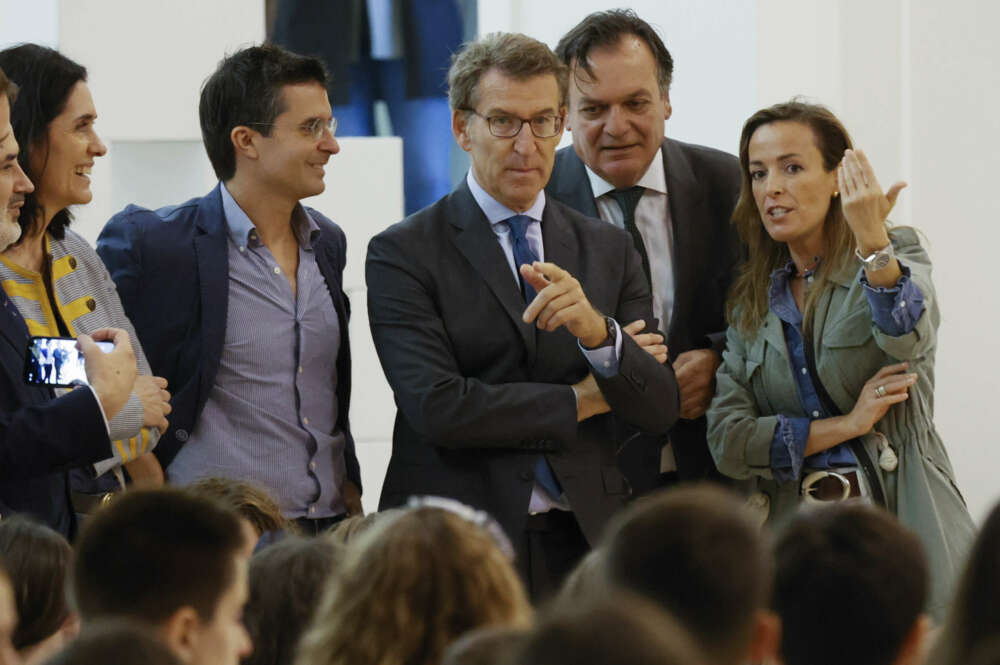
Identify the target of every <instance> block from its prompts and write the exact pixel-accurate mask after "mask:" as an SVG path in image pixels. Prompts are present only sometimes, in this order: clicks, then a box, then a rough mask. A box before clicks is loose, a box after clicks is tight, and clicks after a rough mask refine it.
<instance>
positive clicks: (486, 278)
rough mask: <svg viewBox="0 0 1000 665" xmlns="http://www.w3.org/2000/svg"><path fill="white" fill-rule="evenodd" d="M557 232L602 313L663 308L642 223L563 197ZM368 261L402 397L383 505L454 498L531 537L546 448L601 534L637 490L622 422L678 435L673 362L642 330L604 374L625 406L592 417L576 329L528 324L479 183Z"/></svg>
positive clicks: (551, 219) (411, 224)
mask: <svg viewBox="0 0 1000 665" xmlns="http://www.w3.org/2000/svg"><path fill="white" fill-rule="evenodd" d="M542 237H543V243H544V247H545V259H546V261H551V262H553V263H556V264H558V265H559V266H561V267H562V268H564V269H566V270H568V271H569V272H570V273H571V274H573V275H574V276H575V277H576V278H577V279H579V281H580V283H581V285H582V286H583V289H584V292H585V293H586V294H587V297H588V298H589V300H590V301H591V303H592V304H593V305H594V306H595V307H596V308H597V309H598V310H599V311H601V312H604V313H606V314H608V315H610V316H614V317H615V318H616V319H618V320H619V321H631V320H633V319H637V318H645V319H646V320H649V317H650V313H651V297H650V294H649V288H648V286H647V285H646V284H645V279H644V278H643V276H642V269H641V267H640V263H639V255H638V254H637V253H636V251H635V249H634V248H633V247H632V244H631V242H632V241H631V238H630V237H629V236H628V234H626V233H624V232H623V231H620V230H618V229H616V228H614V227H612V226H610V225H608V224H605V223H603V222H598V221H594V220H590V219H587V218H585V217H584V216H583V215H580V214H579V213H577V212H574V211H573V210H570V209H569V208H567V207H566V206H563V205H562V204H560V203H559V202H557V201H549V202H548V203H547V204H546V206H545V212H544V215H543V221H542ZM366 267H367V281H368V314H369V318H370V322H371V326H372V334H373V336H374V339H375V348H376V350H377V351H378V355H379V359H380V360H381V362H382V368H383V369H384V370H385V374H386V377H387V378H388V379H389V383H390V384H391V386H392V389H393V392H394V393H395V398H396V406H397V407H398V411H397V415H396V423H395V430H394V432H393V444H392V458H391V460H390V462H389V469H388V472H387V473H386V478H385V485H384V487H383V489H382V497H381V503H380V507H381V508H387V507H391V506H397V505H400V504H402V503H404V502H405V501H406V499H407V497H408V496H410V495H415V494H418V495H419V494H432V495H441V496H448V497H453V498H455V499H458V500H460V501H463V502H465V503H468V504H470V505H472V506H475V507H478V508H481V509H485V510H487V511H489V512H490V513H491V514H492V515H493V516H494V517H496V518H497V520H498V521H499V522H500V524H501V525H502V526H503V527H504V529H505V530H506V531H507V533H508V535H510V537H511V538H512V539H513V540H514V543H515V546H518V547H520V546H522V545H523V537H524V536H523V533H524V525H525V519H526V518H527V516H528V502H529V499H530V496H531V490H532V486H533V483H534V474H533V468H534V465H535V462H536V460H537V459H538V456H539V455H541V454H545V455H546V456H547V457H548V460H549V463H550V464H551V466H552V468H553V470H554V471H555V473H556V475H557V476H558V478H559V480H560V482H561V483H562V486H563V489H564V490H565V492H566V495H567V497H568V499H569V502H570V504H571V505H572V507H573V511H574V513H575V514H576V517H577V520H578V521H579V523H580V526H581V528H582V530H583V532H584V534H585V535H586V537H587V538H588V540H590V542H592V543H593V542H594V541H595V540H596V538H597V537H598V535H599V534H600V532H601V529H602V528H603V526H604V524H605V522H606V521H607V520H608V518H609V517H610V516H611V514H612V513H613V512H614V511H615V510H616V509H617V508H618V507H619V506H620V505H621V504H622V501H623V500H624V499H625V497H626V496H627V494H628V490H629V488H628V485H627V483H625V482H624V479H623V478H622V476H621V473H620V471H619V470H618V468H617V464H616V461H615V452H616V449H617V446H618V444H619V442H620V439H621V437H620V430H621V425H622V423H623V422H630V423H632V424H634V425H637V426H640V427H642V428H643V429H646V430H649V431H654V432H665V431H667V429H668V428H669V427H670V426H671V425H672V424H673V422H674V421H675V420H676V418H677V410H678V406H679V405H678V398H677V384H676V380H675V378H674V375H673V372H672V371H671V369H670V367H669V366H667V365H660V364H659V363H657V362H656V361H655V359H654V358H653V357H652V356H650V355H649V354H647V353H646V352H645V351H643V350H642V349H640V348H639V347H638V346H636V345H635V343H634V342H632V340H631V338H628V337H627V336H626V339H625V340H624V343H623V349H622V357H621V365H620V371H619V373H618V374H617V375H616V376H614V377H612V378H610V379H600V378H599V379H598V384H599V385H600V387H601V390H602V392H603V393H604V395H605V397H606V398H607V400H608V403H609V404H610V405H611V407H612V409H613V411H614V414H615V415H610V414H606V415H601V416H596V417H593V418H590V419H588V420H586V421H584V422H583V423H579V424H578V423H577V421H576V401H575V399H574V395H573V391H572V389H571V388H570V387H569V386H570V385H571V384H573V383H576V382H578V381H580V380H581V379H583V378H585V377H586V376H587V373H588V372H589V365H588V364H587V361H586V359H585V358H584V355H583V353H582V352H581V351H580V349H579V347H578V346H577V341H576V338H575V337H573V336H572V335H571V334H570V333H569V332H568V331H567V330H566V329H565V328H559V329H558V330H556V331H554V332H544V331H538V330H537V329H536V328H535V327H534V326H533V325H529V324H525V323H523V322H522V321H521V315H522V313H523V311H524V308H525V303H524V300H523V299H522V296H521V293H520V290H519V288H518V286H517V282H516V281H515V278H514V275H513V274H512V272H511V269H510V266H509V264H508V263H507V260H506V258H505V256H504V253H503V250H502V249H501V247H500V244H499V242H498V241H497V238H496V235H495V234H494V233H493V230H492V229H491V228H490V224H489V222H488V221H487V219H486V216H485V215H484V214H483V212H482V210H481V209H480V208H479V206H478V204H477V203H476V201H475V199H474V198H473V197H472V194H471V192H470V191H469V188H468V186H467V185H466V184H465V183H463V184H462V186H461V187H459V188H458V190H456V191H455V192H453V193H451V194H450V195H448V196H446V197H445V198H443V199H441V200H440V201H438V202H437V203H435V204H434V205H432V206H429V207H427V208H424V209H423V210H421V211H420V212H417V213H416V214H414V215H411V216H410V217H408V218H407V219H405V220H403V221H402V222H400V223H399V224H395V225H393V226H391V227H390V228H389V229H387V230H386V231H384V232H382V233H381V234H379V235H378V236H376V237H375V238H373V239H372V241H371V243H370V244H369V246H368V261H367V264H366Z"/></svg>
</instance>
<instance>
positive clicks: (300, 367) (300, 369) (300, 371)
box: [299, 365, 302, 374]
mask: <svg viewBox="0 0 1000 665" xmlns="http://www.w3.org/2000/svg"><path fill="white" fill-rule="evenodd" d="M301 373H302V365H299V374H301Z"/></svg>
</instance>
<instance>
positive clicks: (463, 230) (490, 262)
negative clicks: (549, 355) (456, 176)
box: [447, 181, 544, 358]
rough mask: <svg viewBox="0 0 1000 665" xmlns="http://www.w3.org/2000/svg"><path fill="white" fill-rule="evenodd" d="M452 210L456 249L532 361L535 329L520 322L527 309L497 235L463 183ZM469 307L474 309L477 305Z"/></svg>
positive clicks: (449, 218)
mask: <svg viewBox="0 0 1000 665" xmlns="http://www.w3.org/2000/svg"><path fill="white" fill-rule="evenodd" d="M450 208H451V209H450V210H449V211H448V214H447V219H448V221H449V222H450V223H451V225H452V226H453V227H455V229H456V232H455V236H454V242H455V245H456V246H457V247H458V249H459V251H460V252H461V253H462V254H463V255H464V256H465V258H466V259H467V260H468V261H469V263H470V265H471V266H472V268H473V269H474V270H475V271H476V272H477V273H479V276H480V277H482V278H483V281H485V282H486V284H487V285H488V286H489V287H490V290H491V291H492V292H493V295H494V296H496V298H497V300H499V301H500V304H501V305H503V308H504V310H505V311H506V312H507V315H508V316H509V317H510V318H511V321H512V322H513V323H514V326H515V327H516V328H517V330H518V332H519V333H520V334H521V340H522V341H523V342H524V345H525V347H527V349H528V357H529V358H533V357H534V355H535V326H534V325H532V324H527V323H524V321H522V320H521V315H522V314H524V308H525V307H526V305H525V302H524V298H523V297H522V296H521V291H520V289H519V288H518V283H517V282H516V281H515V280H514V275H513V274H512V273H511V271H510V265H509V264H508V263H507V257H506V256H504V253H503V249H502V248H501V247H500V243H499V241H498V240H497V237H496V234H494V233H493V229H492V228H490V223H489V220H487V219H486V215H485V214H483V211H482V209H480V207H479V204H477V203H476V200H475V199H474V198H472V192H470V191H469V186H468V185H467V184H466V183H465V182H464V181H463V182H462V184H461V186H460V187H459V188H458V189H457V190H455V193H454V194H452V196H451V201H450ZM543 228H544V224H543ZM469 304H470V306H471V305H473V304H474V303H469Z"/></svg>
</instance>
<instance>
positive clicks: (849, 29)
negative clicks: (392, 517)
mask: <svg viewBox="0 0 1000 665" xmlns="http://www.w3.org/2000/svg"><path fill="white" fill-rule="evenodd" d="M262 4H263V3H262V2H261V0H212V2H196V1H195V0H175V1H174V2H171V3H160V2H152V1H151V0H90V1H88V2H86V3H84V2H74V1H73V0H58V1H57V0H32V1H31V2H25V1H24V0H0V17H2V20H0V47H2V46H5V45H7V44H10V43H13V42H17V41H40V42H42V43H47V44H52V45H56V44H57V45H58V46H59V47H60V48H62V49H63V50H64V51H65V52H66V53H67V54H68V55H70V56H71V57H73V58H76V59H78V60H79V61H81V62H82V63H83V64H85V65H87V66H88V67H89V68H90V70H91V77H92V78H91V84H92V88H93V90H94V96H95V100H96V102H97V105H98V111H99V112H100V120H99V121H98V129H99V131H101V132H102V135H103V136H104V137H105V138H106V139H108V141H109V145H110V146H111V152H110V155H109V157H107V158H105V159H104V160H99V161H98V163H97V164H98V166H97V167H96V168H95V172H94V190H95V201H94V202H93V203H92V204H91V205H90V206H87V207H86V208H83V209H81V210H80V211H78V223H79V228H81V229H82V230H83V232H84V234H85V235H87V236H88V237H90V238H94V237H96V234H97V233H98V232H99V230H100V227H101V225H102V224H103V222H104V221H105V220H106V219H107V216H108V215H109V214H110V213H111V212H112V211H114V210H115V209H116V207H118V206H119V205H120V203H121V202H122V201H123V200H133V199H131V198H130V193H132V194H133V195H134V196H135V197H136V200H140V202H142V201H141V199H149V202H150V203H159V202H161V201H153V200H152V199H153V198H156V197H155V196H154V194H160V195H162V196H161V198H162V199H164V200H179V199H181V198H186V197H188V196H194V195H197V194H200V193H201V191H202V190H203V189H205V187H201V188H198V186H196V183H202V182H205V183H210V173H208V172H207V170H206V165H205V163H204V161H203V157H201V154H200V152H199V151H198V128H197V115H196V107H197V93H198V89H199V87H200V85H201V82H202V81H203V79H204V78H205V76H207V75H208V73H209V72H211V71H212V69H213V68H214V66H215V63H216V62H217V61H218V59H219V58H220V57H222V55H223V54H224V53H225V52H226V51H227V50H232V49H233V48H236V47H239V46H241V45H244V44H248V43H251V42H256V41H259V40H260V39H261V38H262V37H263V34H264V26H263V9H262ZM608 6H609V5H607V3H604V2H600V0H549V1H548V2H537V1H528V0H483V1H482V2H480V6H479V26H480V32H489V31H493V30H517V31H521V32H526V33H528V34H531V35H533V36H536V37H538V38H540V39H542V40H543V41H546V42H547V43H549V44H550V45H553V46H554V45H555V43H556V42H557V41H558V38H559V36H560V35H562V34H563V32H565V30H566V29H568V28H569V27H571V26H572V25H573V24H575V23H576V22H577V21H578V20H579V19H580V18H582V17H583V16H584V15H585V14H587V13H589V12H590V11H594V10H597V9H605V8H607V7H608ZM631 6H632V7H633V8H634V9H635V10H636V11H637V12H638V13H639V14H640V15H641V16H643V17H644V18H646V19H647V20H649V21H650V22H651V23H653V24H654V25H656V26H658V27H659V28H660V29H661V31H662V34H663V36H664V38H665V41H666V43H667V46H668V48H670V50H671V53H672V54H673V56H674V59H675V65H676V68H675V76H674V85H673V88H672V90H671V101H672V103H673V107H674V115H673V117H672V118H671V119H670V120H669V122H668V123H667V127H666V131H667V134H668V135H670V136H673V137H676V138H679V139H682V140H687V141H693V142H698V143H703V144H707V145H712V146H716V147H719V148H722V149H725V150H729V151H735V149H736V141H737V138H738V134H739V129H740V126H741V125H742V122H743V120H744V119H745V118H746V117H747V116H748V115H749V114H750V113H751V112H752V111H754V110H755V109H756V108H758V107H760V106H763V105H766V104H771V103H773V102H776V101H780V100H784V99H787V98H789V97H791V96H793V95H797V94H802V95H808V96H810V97H812V98H814V99H816V100H818V101H821V102H824V103H826V104H828V105H829V106H830V107H831V108H832V109H833V110H834V111H835V112H836V113H838V115H840V117H841V118H842V119H843V120H844V121H845V124H846V125H847V126H848V128H849V129H850V130H851V131H852V133H853V135H854V137H855V140H856V142H857V144H858V145H859V146H860V147H863V148H865V150H866V151H867V152H868V154H869V156H870V157H871V159H872V161H873V163H874V165H875V168H876V172H877V173H878V175H879V177H880V179H881V180H882V182H883V184H886V185H887V184H889V183H891V182H892V181H894V180H896V179H904V180H907V181H908V182H909V183H910V187H909V188H908V189H907V190H904V192H903V194H902V196H901V199H900V204H899V206H898V208H897V210H896V211H895V212H894V214H893V218H894V220H895V221H896V222H897V223H906V224H913V225H915V226H917V227H918V228H920V229H922V230H923V231H924V232H925V233H926V234H927V238H928V246H929V250H930V252H931V255H932V257H933V259H934V260H935V263H936V266H937V271H936V277H935V279H936V285H937V289H938V295H939V297H940V300H941V302H942V311H943V314H944V320H943V323H942V326H941V331H940V345H939V351H938V362H937V375H938V388H937V393H936V397H937V423H938V426H939V429H940V431H941V433H942V435H943V437H944V438H945V441H946V443H947V444H948V445H949V449H950V451H951V455H952V460H953V462H954V464H955V467H956V470H957V473H958V478H959V481H960V485H961V487H962V489H963V490H964V492H965V494H966V497H967V499H968V501H969V504H970V507H971V509H972V512H973V514H974V515H975V516H976V517H977V518H981V517H982V516H983V515H984V513H985V511H986V510H987V509H988V507H989V506H990V505H991V504H992V503H993V502H994V501H995V500H996V499H997V498H998V497H1000V486H998V484H997V483H996V482H995V481H994V480H993V478H992V476H993V473H992V469H993V465H994V464H996V463H998V462H1000V453H996V452H994V447H993V443H994V441H997V440H998V439H1000V436H998V434H1000V425H998V424H997V423H996V422H995V421H994V419H992V418H990V417H989V414H990V412H991V410H992V407H993V405H992V397H993V389H994V384H995V383H996V381H995V380H994V379H993V376H992V374H993V371H992V370H993V366H994V365H995V360H994V359H995V358H996V357H997V356H998V354H1000V348H998V346H1000V342H998V341H997V336H996V335H994V334H992V330H993V329H995V328H997V327H998V326H997V324H998V314H997V312H998V304H1000V303H998V297H997V295H996V293H995V292H994V291H993V290H992V289H991V288H990V287H991V284H989V282H987V281H986V279H985V278H986V275H987V266H988V265H989V264H988V261H989V259H990V256H991V255H992V253H993V248H994V247H996V246H997V245H998V244H1000V229H998V224H997V222H996V220H998V219H1000V214H998V213H1000V204H998V203H997V200H996V198H995V197H993V196H991V194H992V187H991V186H992V185H993V183H992V172H991V169H990V168H989V167H990V166H991V165H992V159H991V158H992V157H993V155H995V154H998V153H1000V115H998V114H997V113H996V111H995V109H997V108H1000V85H998V83H1000V80H998V79H1000V74H998V73H997V70H998V67H997V66H998V64H1000V46H998V44H997V40H996V39H995V38H994V35H993V31H994V30H993V28H994V26H996V25H997V24H998V23H1000V5H997V4H995V3H993V2H990V1H989V0H953V1H952V2H949V3H941V2H939V1H935V0H877V1H872V0H833V1H832V2H831V1H830V0H716V1H713V2H710V3H706V2H699V1H698V0H672V1H671V2H669V3H666V2H662V0H636V1H635V2H632V3H631ZM158 146H159V147H158ZM349 147H350V149H348V148H349ZM367 150H368V148H365V147H364V144H358V145H357V146H353V145H352V146H349V144H348V143H347V142H346V141H345V150H344V153H343V154H342V155H341V156H338V157H337V158H335V159H334V161H332V162H331V164H332V165H334V166H333V167H332V168H331V169H330V171H329V174H328V179H327V182H328V184H329V185H330V192H329V193H328V195H326V196H325V197H324V200H323V201H322V204H321V205H319V206H318V207H320V209H323V210H324V212H327V213H328V214H331V216H333V217H334V218H335V219H337V221H339V222H341V223H342V224H343V225H344V226H345V227H346V228H347V233H348V239H349V247H350V252H351V256H350V259H349V263H348V276H347V280H348V289H349V291H350V292H351V294H352V296H353V298H352V301H353V303H354V320H353V322H352V327H351V333H352V340H354V343H355V347H356V349H357V351H356V352H355V353H356V354H357V356H358V360H359V361H358V362H357V363H356V365H355V371H354V377H355V384H356V386H357V388H356V391H355V399H354V406H353V409H352V412H353V420H354V427H355V429H356V430H357V431H358V432H359V434H360V437H359V439H360V441H363V443H362V444H361V445H359V448H360V452H361V454H362V456H363V457H364V458H365V461H363V465H364V467H365V473H366V485H367V491H366V497H365V499H366V506H367V507H369V508H371V507H372V505H373V502H374V501H375V500H376V499H377V489H378V487H379V486H380V485H381V472H382V470H383V468H384V460H385V453H386V450H387V445H388V438H389V430H390V429H391V424H390V417H389V415H388V414H390V413H392V412H393V410H394V407H393V406H392V403H391V399H390V397H389V394H388V390H387V388H386V386H385V382H384V379H383V377H382V374H381V370H380V368H379V367H378V364H377V362H376V361H375V360H374V356H373V355H372V351H371V348H370V338H369V337H368V332H367V317H366V315H365V313H364V307H363V303H364V300H365V298H364V291H363V280H362V279H361V277H360V275H361V271H362V270H363V254H364V248H365V246H366V245H367V239H368V238H369V237H370V236H371V235H372V234H373V233H375V232H377V231H378V230H380V229H381V228H383V227H384V226H385V225H386V224H388V223H390V222H391V221H394V220H395V219H396V218H398V217H399V216H400V213H399V211H400V210H401V209H402V208H401V200H402V198H401V197H402V195H401V192H400V190H401V187H400V185H399V183H400V182H401V176H400V175H399V171H398V162H397V161H394V160H396V157H394V156H393V155H394V151H395V148H392V147H391V145H390V144H382V145H377V146H373V147H372V148H371V150H372V152H371V153H370V154H368V155H367V156H365V155H363V154H362V153H363V152H365V151H367ZM150 151H152V152H150ZM178 151H179V154H180V156H179V155H178ZM355 151H357V153H356V154H357V160H355V158H354V157H350V156H349V155H351V154H352V153H355ZM116 152H120V155H121V160H122V161H121V163H120V165H119V168H118V169H117V170H116V169H115V167H114V166H113V164H115V163H116V161H115V153H116ZM184 154H186V155H187V156H186V157H185V156H183V155H184ZM151 155H158V156H159V157H158V159H160V160H163V161H166V163H168V164H170V166H169V167H167V168H164V169H160V170H157V171H156V172H155V173H154V174H153V175H154V178H152V179H151V178H148V177H147V176H148V175H150V174H149V173H143V174H141V176H142V177H145V178H146V179H145V180H139V179H136V180H130V178H129V174H130V172H131V171H132V170H134V169H135V167H134V166H133V165H134V164H137V163H141V162H140V161H139V160H142V161H146V162H149V160H153V159H154V157H153V156H151ZM199 160H202V161H199ZM381 160H388V161H386V162H385V163H386V164H390V167H389V168H388V170H385V169H383V168H382V166H381V165H382V163H383V162H382V161H381ZM338 165H343V167H344V168H343V172H339V171H338ZM355 169H357V170H358V171H357V172H358V173H360V174H366V175H362V176H361V178H360V179H361V180H362V181H363V182H368V183H376V184H377V191H378V192H379V194H380V196H382V197H383V198H384V197H385V196H388V197H389V198H390V199H391V200H388V201H381V202H384V203H385V204H386V205H385V208H384V209H382V208H380V210H383V212H380V213H378V214H369V213H367V212H366V210H365V207H364V204H363V203H360V201H362V199H361V197H360V194H359V193H358V192H359V191H360V190H356V189H354V188H353V186H349V187H347V188H346V189H343V190H341V189H339V188H338V187H337V184H338V183H349V182H351V180H350V177H351V175H352V173H354V171H355ZM366 169H371V171H369V170H366ZM383 172H385V173H387V174H388V175H385V174H384V173H383ZM157 174H162V175H160V177H162V181H163V187H158V185H157V182H156V180H155V176H156V175H157ZM385 178H388V180H385ZM130 182H131V184H130ZM359 186H360V187H363V186H364V185H363V184H362V185H359ZM130 188H134V192H130ZM192 188H194V189H196V190H197V191H189V190H191V189H192ZM175 192H176V194H175ZM394 193H395V194H394ZM168 194H169V198H166V197H167V195H168ZM397 195H398V198H395V197H396V196H397ZM370 200H376V201H378V200H379V197H375V198H374V199H370ZM381 202H380V203H381ZM397 203H398V205H397ZM340 206H343V207H340ZM391 209H395V211H393V212H390V210H391Z"/></svg>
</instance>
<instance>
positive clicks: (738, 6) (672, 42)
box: [479, 0, 757, 152]
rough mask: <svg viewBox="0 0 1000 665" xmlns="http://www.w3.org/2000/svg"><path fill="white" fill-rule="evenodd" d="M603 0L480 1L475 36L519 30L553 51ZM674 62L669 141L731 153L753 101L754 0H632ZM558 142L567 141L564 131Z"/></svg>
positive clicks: (668, 125)
mask: <svg viewBox="0 0 1000 665" xmlns="http://www.w3.org/2000/svg"><path fill="white" fill-rule="evenodd" d="M613 6H615V5H609V4H608V3H607V2H604V1H602V0H548V1H547V2H537V1H536V0H481V1H480V3H479V32H480V34H485V33H487V32H494V31H497V30H505V31H514V32H523V33H525V34H527V35H531V36H532V37H535V38H536V39H540V40H541V41H543V42H545V43H547V44H548V45H549V46H551V47H552V48H555V46H556V44H557V43H558V42H559V38H560V37H562V35H563V34H565V33H566V32H567V31H568V30H569V29H570V28H572V27H573V26H574V25H576V24H577V23H579V22H580V20H581V19H583V18H584V17H585V16H586V15H587V14H590V13H591V12H594V11H598V10H603V9H608V8H609V7H613ZM625 6H629V7H631V8H632V9H634V10H635V11H636V13H638V14H639V16H641V17H643V18H644V19H645V20H646V21H648V22H649V23H650V24H652V25H653V26H654V27H656V28H657V29H658V30H659V32H660V36H661V37H662V38H663V41H664V43H665V44H666V46H667V49H668V50H669V51H670V55H671V56H672V57H673V59H674V79H673V84H672V85H671V88H670V101H671V105H672V106H673V115H672V117H671V118H670V120H669V121H668V122H667V125H666V133H667V135H668V136H671V137H675V138H678V139H681V140H684V141H690V142H693V143H700V144H703V145H710V146H712V147H715V148H719V149H720V150H726V151H728V152H735V151H736V148H737V142H738V140H739V128H740V126H741V124H742V122H743V120H744V119H745V118H746V117H747V116H748V115H750V113H752V112H753V111H754V110H755V108H754V104H755V103H756V99H757V97H756V92H757V78H756V77H757V68H756V67H755V62H754V59H753V57H752V56H753V54H754V53H755V52H756V49H757V45H756V44H757V35H756V33H755V30H754V26H755V25H756V3H755V2H754V1H753V0H724V1H722V2H712V3H706V2H704V1H703V0H671V1H670V2H663V1H662V0H635V1H634V2H631V3H628V4H627V5H625ZM563 140H564V142H565V143H568V142H569V141H570V140H571V137H570V136H569V134H568V133H567V135H566V137H564V139H563Z"/></svg>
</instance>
